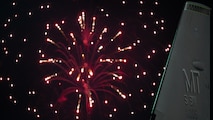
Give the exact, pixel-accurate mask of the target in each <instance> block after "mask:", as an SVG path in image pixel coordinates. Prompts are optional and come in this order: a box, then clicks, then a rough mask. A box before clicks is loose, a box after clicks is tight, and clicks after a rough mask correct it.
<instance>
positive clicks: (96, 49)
mask: <svg viewBox="0 0 213 120" xmlns="http://www.w3.org/2000/svg"><path fill="white" fill-rule="evenodd" d="M90 21H91V25H88V24H87V23H89V22H90ZM64 22H65V21H62V22H61V24H62V25H63V24H64ZM78 23H79V27H80V35H81V36H80V37H79V36H75V34H74V33H73V32H71V33H69V36H67V33H65V32H64V31H63V29H62V27H61V26H60V25H59V24H58V23H56V24H55V28H56V29H57V30H58V31H59V32H60V33H61V35H62V36H63V40H64V41H61V40H60V41H56V40H54V38H51V37H49V36H48V33H46V42H47V43H49V44H51V45H53V46H54V51H51V52H54V54H53V57H50V58H47V57H45V56H46V55H44V54H43V52H42V50H39V53H40V54H41V57H42V58H41V59H40V61H39V63H40V64H48V65H53V66H56V67H57V68H58V71H57V72H55V73H52V74H51V75H48V76H46V77H45V78H44V81H45V82H46V83H47V84H51V82H53V81H58V85H59V86H63V87H62V92H61V93H60V96H59V98H58V100H57V102H58V103H63V102H65V101H67V100H69V99H68V97H67V96H69V95H70V94H76V95H77V100H76V102H77V105H76V114H77V116H76V118H78V117H79V116H78V114H80V112H81V110H82V109H85V110H86V114H87V119H89V118H90V115H91V113H92V109H93V106H94V104H95V103H96V102H97V103H100V101H99V97H101V96H100V95H99V94H100V93H101V94H109V95H112V96H115V97H118V96H120V98H122V99H126V98H127V96H126V95H125V93H124V92H122V90H120V87H119V86H120V85H119V84H123V83H124V81H123V79H124V77H125V74H126V73H125V71H124V70H122V69H121V66H123V65H125V64H126V63H127V62H128V61H127V59H126V58H125V57H124V56H122V55H119V54H120V53H122V52H125V51H129V50H132V48H133V47H136V45H138V44H139V43H140V40H137V41H136V42H135V43H131V44H130V45H129V46H127V47H120V46H118V47H116V48H113V47H115V46H113V45H112V44H113V43H114V42H115V41H116V40H117V39H118V37H120V36H121V35H122V31H118V32H117V33H115V34H114V35H113V36H112V37H111V38H110V39H109V38H105V36H106V35H107V33H108V28H107V27H103V28H102V30H101V31H98V29H96V17H92V19H91V20H88V21H87V20H86V14H85V12H82V13H81V15H80V16H79V17H78ZM49 28H50V24H47V25H46V29H47V30H49ZM96 30H97V32H96ZM111 49H113V50H114V51H112V50H111ZM111 51H112V52H111ZM47 56H48V55H47ZM119 56H120V57H119ZM63 84H66V85H63ZM82 102H84V103H82ZM82 104H83V105H85V106H82Z"/></svg>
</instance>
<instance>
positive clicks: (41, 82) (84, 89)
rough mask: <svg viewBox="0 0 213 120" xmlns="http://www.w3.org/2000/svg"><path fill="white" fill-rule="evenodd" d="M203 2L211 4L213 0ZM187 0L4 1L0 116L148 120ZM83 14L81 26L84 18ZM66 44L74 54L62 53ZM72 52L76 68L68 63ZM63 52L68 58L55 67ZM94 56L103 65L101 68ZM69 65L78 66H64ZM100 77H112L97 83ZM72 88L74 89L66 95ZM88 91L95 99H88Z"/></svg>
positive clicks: (52, 119) (0, 27) (0, 13)
mask: <svg viewBox="0 0 213 120" xmlns="http://www.w3.org/2000/svg"><path fill="white" fill-rule="evenodd" d="M197 1H199V0H197ZM200 1H201V2H200V3H203V4H205V5H207V6H209V7H212V4H211V3H210V1H207V0H205V1H204V0H200ZM184 4H185V0H172V1H165V0H164V1H163V0H63V2H62V1H59V0H55V1H54V2H52V1H50V0H40V1H39V0H25V1H23V0H4V1H1V4H0V119H1V120H12V119H13V120H14V119H22V120H68V119H69V120H72V119H73V120H74V119H81V120H84V119H92V120H96V119H97V120H100V119H104V120H105V119H112V120H124V119H125V120H148V119H149V118H150V111H151V108H152V104H153V102H154V98H155V93H156V92H157V89H158V85H159V82H160V79H161V75H162V73H163V71H164V66H165V63H166V60H167V57H168V54H169V50H170V48H171V47H172V46H171V45H172V41H173V38H174V35H175V31H176V29H177V26H178V22H179V19H180V16H181V13H182V10H183V7H184ZM84 14H85V19H86V20H85V21H84V20H82V19H80V22H82V21H83V23H82V24H81V23H80V22H79V21H78V17H79V16H81V17H82V18H83V16H84ZM93 17H95V22H94V20H93ZM93 22H94V23H95V25H94V31H93V32H91V31H92V28H93V26H92V23H93ZM84 23H85V24H84ZM56 24H57V25H56ZM81 25H83V26H84V25H85V26H86V28H84V27H82V26H81ZM104 28H107V32H106V31H105V32H103V30H104ZM71 32H72V33H73V34H74V36H75V37H72V36H70V33H71ZM89 32H90V33H91V35H89V34H90V33H89ZM88 36H89V37H88ZM100 36H102V37H103V39H100ZM75 38H76V42H75V43H73V41H75ZM112 39H113V40H112ZM48 40H53V41H48ZM66 40H68V41H72V42H68V43H69V44H67V41H66ZM98 40H100V42H97V41H98ZM96 43H97V46H98V47H97V48H95V47H94V46H95V44H96ZM74 44H75V45H76V46H75V45H74ZM58 45H59V46H60V45H62V46H63V47H64V48H63V47H62V48H61V47H58ZM75 47H76V48H77V49H73V48H75ZM70 49H71V50H70ZM93 49H94V50H96V51H95V52H92V51H93ZM60 50H62V52H61V53H69V54H66V55H67V56H63V55H61V54H60V52H58V51H60ZM67 51H68V52H67ZM82 54H83V56H84V55H85V58H84V57H82ZM69 55H70V56H71V55H72V56H74V57H73V58H72V59H74V61H77V64H78V66H77V67H76V66H75V65H73V63H72V62H71V61H68V59H67V58H66V57H68V58H69ZM79 56H80V57H79ZM91 56H94V59H91ZM51 58H54V60H52V61H51V60H50V59H51ZM61 58H62V60H64V62H63V63H59V66H57V65H56V64H55V62H56V63H57V62H58V61H57V60H59V59H61ZM100 58H101V60H102V61H101V60H100ZM48 59H49V61H48ZM42 60H43V62H41V61H42ZM45 60H46V61H45ZM95 60H97V61H98V62H97V64H98V65H99V66H101V67H100V68H98V69H97V70H96V69H95V67H97V66H98V65H97V66H96V64H95ZM104 60H105V62H104ZM107 60H110V61H107ZM126 61H127V62H126ZM59 62H60V60H59ZM65 63H67V64H68V65H70V66H72V67H70V68H66V69H65V70H64V69H63V70H62V69H59V67H60V64H62V65H61V66H62V67H64V66H65V65H64V64H65ZM57 64H58V63H57ZM82 69H84V70H82ZM78 70H80V72H79V73H78V72H77V71H78ZM91 71H92V73H91ZM102 71H103V73H102ZM72 72H73V73H72ZM55 73H57V75H58V76H57V75H56V74H55ZM102 74H103V75H102ZM109 74H110V75H109ZM60 75H61V76H62V77H64V78H66V80H68V81H74V82H73V83H76V84H77V87H76V86H75V85H73V84H72V85H70V84H67V82H66V81H65V80H61V79H60V77H59V76H60ZM78 75H80V77H79V79H80V83H79V81H78ZM99 75H100V76H104V75H106V79H98V80H97V81H95V80H94V81H95V82H94V83H93V84H92V82H90V80H93V77H96V76H99ZM48 77H49V78H48ZM90 77H91V78H90ZM100 78H101V77H100ZM55 79H57V80H55ZM51 80H52V81H51ZM54 80H55V81H54ZM109 81H112V82H109ZM120 81H121V82H120ZM98 82H99V83H100V84H97V83H98ZM102 82H103V83H102ZM69 87H70V88H71V89H70V91H68V92H70V93H69V94H67V95H66V96H63V94H65V93H64V91H65V90H66V88H69ZM88 87H89V89H88ZM96 88H97V89H96ZM72 90H75V92H71V91H72ZM76 90H77V91H76ZM93 90H94V91H95V92H94V91H93ZM95 93H97V94H95ZM81 95H82V97H80V96H81ZM90 97H91V99H92V100H94V101H90V100H87V98H90ZM87 102H88V103H89V104H92V107H90V108H88V107H89V106H88V105H87ZM78 103H79V104H78ZM78 105H79V106H80V108H79V111H78ZM88 109H89V110H88Z"/></svg>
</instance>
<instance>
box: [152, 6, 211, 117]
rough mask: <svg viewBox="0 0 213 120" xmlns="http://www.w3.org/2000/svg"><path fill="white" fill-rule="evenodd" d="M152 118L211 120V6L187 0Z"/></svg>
mask: <svg viewBox="0 0 213 120" xmlns="http://www.w3.org/2000/svg"><path fill="white" fill-rule="evenodd" d="M151 120H210V8H209V7H207V6H205V5H203V4H200V3H196V2H186V4H185V7H184V10H183V12H182V15H181V19H180V21H179V26H178V29H177V31H176V35H175V37H174V41H173V44H172V49H171V51H170V53H169V56H168V60H167V63H166V69H165V71H164V74H163V76H162V79H161V82H160V85H159V89H158V92H157V94H156V99H155V101H154V104H153V108H152V117H151Z"/></svg>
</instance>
